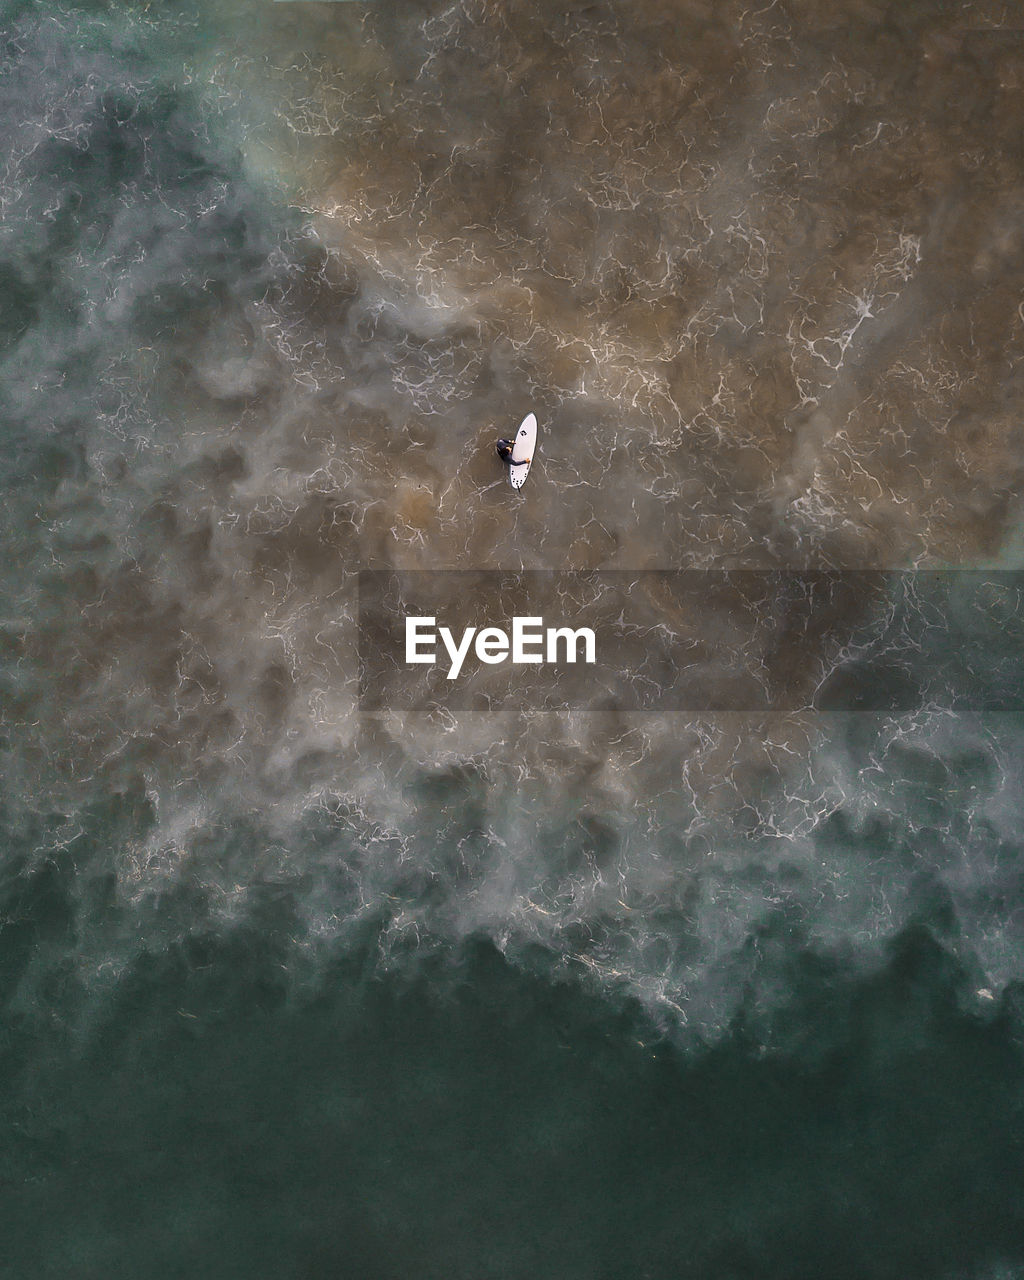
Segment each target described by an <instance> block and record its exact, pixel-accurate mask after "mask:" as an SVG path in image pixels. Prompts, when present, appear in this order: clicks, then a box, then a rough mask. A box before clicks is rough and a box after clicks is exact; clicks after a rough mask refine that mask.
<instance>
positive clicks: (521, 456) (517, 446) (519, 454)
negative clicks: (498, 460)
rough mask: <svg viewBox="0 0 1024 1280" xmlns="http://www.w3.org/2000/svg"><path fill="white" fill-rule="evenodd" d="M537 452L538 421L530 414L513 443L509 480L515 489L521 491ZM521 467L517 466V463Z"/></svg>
mask: <svg viewBox="0 0 1024 1280" xmlns="http://www.w3.org/2000/svg"><path fill="white" fill-rule="evenodd" d="M536 450H537V419H536V416H535V415H534V414H532V413H528V414H527V415H526V417H525V418H524V419H523V420H522V422H521V423H520V424H519V430H518V431H517V432H516V438H515V439H514V440H513V441H512V459H511V462H510V464H509V468H508V480H509V484H511V486H512V488H513V489H521V488H522V487H523V485H524V484H526V477H527V476H528V475H529V474H530V465H531V463H532V462H533V455H534V453H535V452H536ZM517 462H518V463H519V464H520V465H519V466H516V465H515V464H516V463H517Z"/></svg>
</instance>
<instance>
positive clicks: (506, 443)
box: [494, 437, 530, 467]
mask: <svg viewBox="0 0 1024 1280" xmlns="http://www.w3.org/2000/svg"><path fill="white" fill-rule="evenodd" d="M494 447H495V448H496V449H497V451H498V457H499V458H500V459H501V460H502V462H507V463H508V465H509V466H510V467H525V466H526V464H527V463H528V462H529V461H530V459H529V458H520V459H519V461H518V462H514V461H513V459H512V448H513V443H512V441H511V440H506V439H504V437H503V438H502V439H501V440H499V441H498V443H497V444H496V445H495V446H494Z"/></svg>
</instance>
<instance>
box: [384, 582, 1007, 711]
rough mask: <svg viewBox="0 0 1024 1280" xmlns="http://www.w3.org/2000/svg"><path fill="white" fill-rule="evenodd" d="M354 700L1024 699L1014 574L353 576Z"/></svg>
mask: <svg viewBox="0 0 1024 1280" xmlns="http://www.w3.org/2000/svg"><path fill="white" fill-rule="evenodd" d="M359 674H360V686H359V688H360V706H361V709H362V710H364V711H367V712H370V713H374V712H381V711H384V710H390V711H396V710H397V711H402V710H406V709H413V708H416V709H429V708H431V707H447V708H449V709H451V710H453V711H454V710H469V709H472V710H478V711H487V710H489V709H493V708H495V707H497V706H500V705H504V704H506V703H507V702H508V701H509V700H510V699H514V700H515V701H516V702H518V703H520V704H521V705H522V706H523V707H524V708H536V709H539V710H556V709H563V708H564V709H588V710H592V711H601V710H605V711H650V712H664V711H680V712H690V713H694V714H699V713H705V712H748V713H765V712H773V711H793V710H798V709H801V708H814V709H817V710H820V711H872V712H886V713H904V712H907V711H911V710H913V709H915V708H917V707H933V708H935V707H939V708H943V707H944V708H949V709H950V710H951V711H968V710H971V711H1022V710H1024V571H1003V572H988V571H975V570H971V571H967V570H918V571H912V572H884V571H879V570H860V571H842V572H840V571H800V572H793V571H781V570H764V571H762V570H693V569H686V570H675V571H643V572H629V571H619V570H615V571H599V572H569V571H529V572H521V573H510V572H502V571H438V572H423V571H409V572H402V571H365V572H361V573H360V574H359Z"/></svg>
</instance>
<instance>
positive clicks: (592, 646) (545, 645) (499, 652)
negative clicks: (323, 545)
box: [405, 617, 597, 680]
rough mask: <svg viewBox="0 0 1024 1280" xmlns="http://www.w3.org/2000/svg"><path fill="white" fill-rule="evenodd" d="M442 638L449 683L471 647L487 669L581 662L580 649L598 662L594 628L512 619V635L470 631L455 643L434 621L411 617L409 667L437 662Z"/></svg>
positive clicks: (587, 658) (407, 636)
mask: <svg viewBox="0 0 1024 1280" xmlns="http://www.w3.org/2000/svg"><path fill="white" fill-rule="evenodd" d="M438 638H440V640H441V643H442V644H443V645H444V648H445V651H446V652H447V654H448V657H449V659H450V663H449V667H448V679H449V680H457V679H458V677H459V672H460V671H461V670H462V665H463V663H464V662H465V660H466V656H467V654H468V653H469V650H470V646H471V645H472V647H473V651H474V653H475V654H476V657H477V659H478V661H480V662H483V663H487V664H488V665H497V664H498V663H499V662H513V663H515V664H517V665H526V664H535V665H538V666H539V665H543V664H544V663H557V662H559V661H564V662H577V661H579V651H580V646H581V645H582V649H583V661H584V662H589V663H591V664H593V663H595V662H596V661H597V638H596V636H595V635H594V632H593V631H592V630H591V628H590V627H578V628H576V629H575V630H573V628H572V627H545V626H544V619H543V618H513V619H512V631H511V634H510V633H509V632H507V631H504V630H503V629H502V628H501V627H481V628H479V629H477V628H476V627H466V628H465V629H464V630H463V632H462V636H461V638H460V639H459V640H458V641H456V639H455V635H454V633H453V632H452V631H451V630H450V629H449V628H448V627H438V626H437V618H436V617H413V618H406V620H405V660H406V662H407V663H428V664H431V665H432V664H434V663H435V662H437V660H438V651H437V641H438ZM560 647H561V656H560V655H559V648H560Z"/></svg>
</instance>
